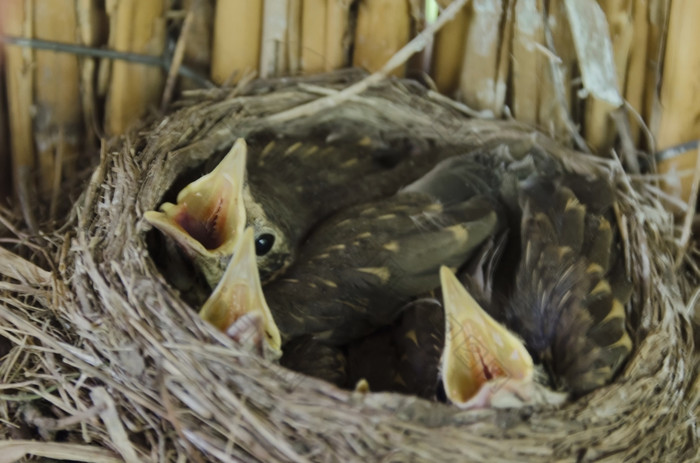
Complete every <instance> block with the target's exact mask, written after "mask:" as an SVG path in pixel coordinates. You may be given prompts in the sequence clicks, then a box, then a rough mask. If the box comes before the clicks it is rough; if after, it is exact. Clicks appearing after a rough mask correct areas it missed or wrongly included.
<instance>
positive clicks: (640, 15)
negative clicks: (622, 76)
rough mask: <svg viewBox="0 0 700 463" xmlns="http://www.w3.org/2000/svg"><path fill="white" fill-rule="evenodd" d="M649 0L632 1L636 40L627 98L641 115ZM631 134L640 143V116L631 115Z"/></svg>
mask: <svg viewBox="0 0 700 463" xmlns="http://www.w3.org/2000/svg"><path fill="white" fill-rule="evenodd" d="M648 8H649V2H648V0H636V1H634V2H632V27H633V29H634V33H633V34H634V40H633V42H632V46H631V49H630V52H629V63H628V64H627V81H626V82H625V100H626V101H627V103H628V104H629V105H630V106H631V108H632V109H633V110H634V111H635V112H637V113H638V114H639V115H642V114H644V85H645V81H646V72H645V71H646V67H647V56H648V55H647V48H648V40H649V23H648V22H647V14H648ZM629 125H630V136H631V137H632V141H633V142H634V143H635V145H637V146H638V145H639V143H640V132H641V125H640V123H639V119H638V117H635V116H634V115H631V116H630V117H629Z"/></svg>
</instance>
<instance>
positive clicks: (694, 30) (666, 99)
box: [655, 0, 700, 150]
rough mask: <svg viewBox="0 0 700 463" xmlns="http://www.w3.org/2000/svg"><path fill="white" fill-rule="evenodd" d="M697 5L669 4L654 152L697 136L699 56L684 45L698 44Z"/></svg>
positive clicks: (699, 121) (699, 125)
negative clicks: (695, 89) (655, 149)
mask: <svg viewBox="0 0 700 463" xmlns="http://www.w3.org/2000/svg"><path fill="white" fill-rule="evenodd" d="M698 18H700V2H696V1H692V0H675V1H673V2H672V3H671V16H670V19H669V28H668V39H667V40H668V44H667V46H666V55H665V57H664V71H663V76H664V79H663V83H662V85H661V95H660V98H661V107H662V108H663V109H662V112H661V118H660V124H659V127H658V130H657V131H656V132H655V135H656V140H657V149H659V150H663V149H665V148H668V147H669V146H674V145H676V144H678V143H683V142H686V141H689V140H694V139H696V138H699V137H700V92H689V91H688V89H690V88H694V86H695V88H697V85H698V84H697V82H698V78H699V77H698V76H699V72H700V53H698V51H697V50H696V49H695V47H690V46H688V44H691V43H698V42H700V27H698Z"/></svg>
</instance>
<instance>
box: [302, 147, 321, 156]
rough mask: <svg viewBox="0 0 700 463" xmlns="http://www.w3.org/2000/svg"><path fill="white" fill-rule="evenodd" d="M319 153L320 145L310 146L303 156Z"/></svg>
mask: <svg viewBox="0 0 700 463" xmlns="http://www.w3.org/2000/svg"><path fill="white" fill-rule="evenodd" d="M317 151H318V145H311V146H309V147H308V148H307V149H306V151H304V153H303V154H302V156H304V157H306V156H311V155H312V154H314V153H316V152H317Z"/></svg>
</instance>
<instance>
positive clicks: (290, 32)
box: [286, 0, 302, 76]
mask: <svg viewBox="0 0 700 463" xmlns="http://www.w3.org/2000/svg"><path fill="white" fill-rule="evenodd" d="M301 1H302V0H289V9H288V12H287V47H286V48H287V64H288V67H289V75H292V76H295V75H298V74H299V72H300V71H301V62H300V60H301Z"/></svg>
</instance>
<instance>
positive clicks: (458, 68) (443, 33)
mask: <svg viewBox="0 0 700 463" xmlns="http://www.w3.org/2000/svg"><path fill="white" fill-rule="evenodd" d="M441 3H444V2H441ZM448 3H449V2H448ZM470 13H471V8H468V7H465V8H464V9H462V10H461V11H460V12H459V13H458V14H457V15H455V17H454V19H453V20H452V21H449V22H448V23H446V24H445V26H444V27H443V28H442V29H440V31H439V32H438V33H437V34H435V45H434V47H433V58H432V65H431V67H432V70H431V75H432V77H433V80H434V81H435V85H436V87H437V89H438V90H439V91H440V92H442V93H445V94H447V95H452V94H453V93H454V92H455V91H456V90H457V88H458V87H459V78H460V75H461V73H462V59H463V58H464V46H465V44H466V35H467V27H468V25H469V19H470Z"/></svg>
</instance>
